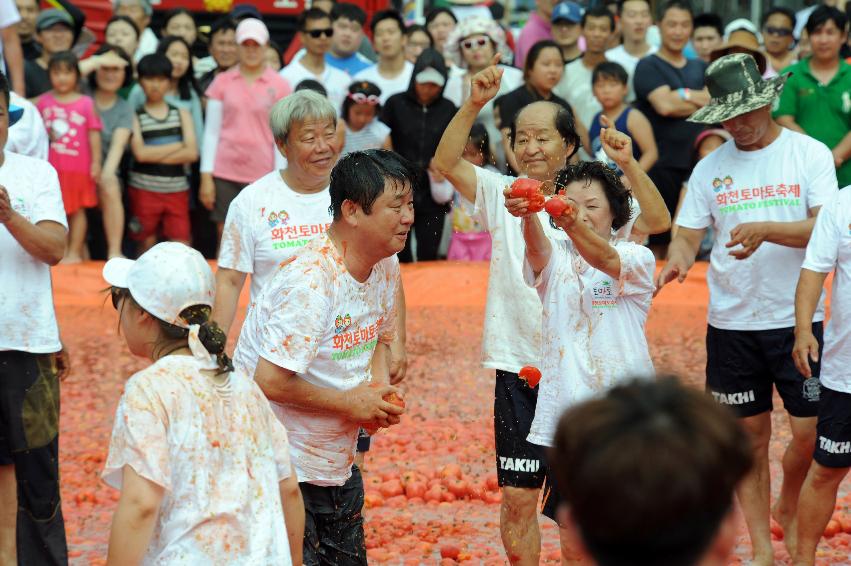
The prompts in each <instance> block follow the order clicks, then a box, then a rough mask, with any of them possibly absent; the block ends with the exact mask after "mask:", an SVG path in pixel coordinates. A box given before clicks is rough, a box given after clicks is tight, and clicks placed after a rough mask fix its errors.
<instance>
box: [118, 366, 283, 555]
mask: <svg viewBox="0 0 851 566" xmlns="http://www.w3.org/2000/svg"><path fill="white" fill-rule="evenodd" d="M124 466H130V467H131V468H133V470H134V471H135V472H136V473H137V474H139V475H140V476H142V477H143V478H145V479H147V480H149V481H151V482H153V483H155V484H157V485H159V486H161V487H163V488H165V495H164V497H163V500H162V503H161V504H160V509H159V516H158V517H157V522H156V526H155V527H154V534H153V536H152V538H151V542H150V543H149V545H148V550H147V553H146V554H145V557H144V559H143V560H142V563H143V564H178V565H183V564H185V565H186V566H195V565H197V564H212V563H215V564H285V565H286V564H292V562H291V558H290V548H289V542H288V540H287V530H286V525H285V523H284V512H283V507H282V505H281V498H280V497H279V495H278V494H279V482H280V481H281V480H284V479H286V478H288V477H290V474H291V472H292V469H291V466H290V456H289V447H288V443H287V431H286V430H285V429H284V427H283V426H282V425H281V423H279V422H278V421H277V419H276V418H275V417H274V415H273V414H272V411H271V410H269V404H268V402H267V401H266V397H265V396H264V395H263V392H262V391H261V390H260V388H259V387H258V386H257V384H256V383H254V382H253V381H252V380H250V379H247V378H246V377H245V376H244V375H240V374H238V373H231V374H229V375H228V376H227V381H226V382H224V383H221V384H216V383H215V382H214V381H213V379H212V378H211V377H209V376H207V375H205V374H203V373H201V370H200V369H199V365H198V362H197V361H196V360H195V358H193V357H191V356H179V355H172V356H165V357H164V358H160V359H159V360H157V361H156V362H155V363H154V364H153V365H151V366H150V367H148V368H146V369H144V370H142V371H140V372H138V373H136V374H135V375H133V377H131V378H130V379H129V380H128V381H127V384H126V386H125V388H124V394H123V395H122V396H121V400H120V401H119V403H118V410H117V411H116V414H115V424H114V425H113V429H112V440H111V441H110V445H109V456H108V457H107V460H106V465H105V466H104V470H103V479H104V481H105V482H106V483H107V484H109V485H111V486H112V487H115V488H117V489H121V484H122V473H123V469H124Z"/></svg>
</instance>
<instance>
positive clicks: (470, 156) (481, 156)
mask: <svg viewBox="0 0 851 566" xmlns="http://www.w3.org/2000/svg"><path fill="white" fill-rule="evenodd" d="M462 157H463V158H464V159H466V160H467V161H469V162H470V163H472V164H473V165H477V166H479V167H483V168H484V169H487V170H489V171H493V172H494V173H499V169H497V168H496V165H495V161H494V157H493V152H492V150H491V145H490V136H488V130H487V128H486V127H485V126H484V124H481V123H478V122H477V123H475V124H473V127H472V128H471V129H470V138H469V139H468V140H467V146H466V147H465V148H464V153H463V155H462ZM453 192H454V195H453V197H452V240H451V241H450V243H449V250H448V252H447V254H446V259H450V260H460V261H488V260H490V258H491V236H490V233H489V232H488V231H487V228H486V227H485V226H484V224H483V223H482V218H481V217H480V215H479V214H476V206H475V205H474V204H473V203H472V202H470V201H469V200H467V199H466V198H464V197H463V196H461V193H459V192H458V191H454V190H453ZM435 200H436V199H435Z"/></svg>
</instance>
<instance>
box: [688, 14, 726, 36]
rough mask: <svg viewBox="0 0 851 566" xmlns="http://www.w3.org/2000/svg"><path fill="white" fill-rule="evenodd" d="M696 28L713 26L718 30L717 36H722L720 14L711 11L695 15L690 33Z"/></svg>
mask: <svg viewBox="0 0 851 566" xmlns="http://www.w3.org/2000/svg"><path fill="white" fill-rule="evenodd" d="M697 28H713V29H714V30H715V31H717V32H718V35H719V36H721V37H724V22H723V21H722V20H721V16H719V15H718V14H715V13H713V12H706V13H703V14H699V15H697V16H695V17H694V25H693V26H692V33H694V30H696V29H697Z"/></svg>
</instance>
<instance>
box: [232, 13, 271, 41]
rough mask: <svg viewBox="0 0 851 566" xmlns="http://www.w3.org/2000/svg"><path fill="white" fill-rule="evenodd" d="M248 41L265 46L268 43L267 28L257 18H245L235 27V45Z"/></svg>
mask: <svg viewBox="0 0 851 566" xmlns="http://www.w3.org/2000/svg"><path fill="white" fill-rule="evenodd" d="M249 39H253V40H254V41H256V42H257V43H258V44H259V45H266V44H267V43H269V28H267V27H266V24H264V23H263V22H261V21H260V20H258V19H257V18H245V19H244V20H242V21H241V22H239V25H237V26H236V43H237V45H242V44H243V43H245V42H246V41H248V40H249Z"/></svg>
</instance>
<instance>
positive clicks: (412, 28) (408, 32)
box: [405, 24, 434, 47]
mask: <svg viewBox="0 0 851 566" xmlns="http://www.w3.org/2000/svg"><path fill="white" fill-rule="evenodd" d="M418 31H421V32H423V33H424V34H426V35H427V36H428V42H429V47H434V37H432V35H431V32H430V31H428V28H427V27H425V26H424V25H422V24H411V25H409V26H408V27H406V28H405V37H408V38H410V37H411V36H412V35H414V34H415V33H417V32H418Z"/></svg>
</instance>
